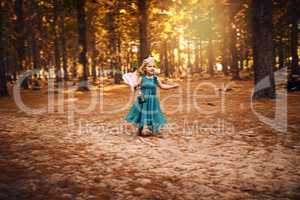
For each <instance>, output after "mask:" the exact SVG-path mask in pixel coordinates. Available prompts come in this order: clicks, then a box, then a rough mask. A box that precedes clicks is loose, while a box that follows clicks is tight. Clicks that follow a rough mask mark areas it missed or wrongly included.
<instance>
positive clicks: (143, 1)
mask: <svg viewBox="0 0 300 200" xmlns="http://www.w3.org/2000/svg"><path fill="white" fill-rule="evenodd" d="M138 10H139V32H140V38H139V39H140V56H139V64H142V62H143V59H145V58H147V57H148V56H149V54H150V44H149V38H148V10H149V0H138Z"/></svg>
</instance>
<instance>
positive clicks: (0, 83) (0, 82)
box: [0, 2, 8, 96]
mask: <svg viewBox="0 0 300 200" xmlns="http://www.w3.org/2000/svg"><path fill="white" fill-rule="evenodd" d="M3 7H4V2H0V96H8V92H7V87H6V74H5V66H4V59H3V58H4V51H3V46H4V45H3V38H2V37H3V27H4V26H3V24H4V22H3V21H4V19H3V11H4V8H3Z"/></svg>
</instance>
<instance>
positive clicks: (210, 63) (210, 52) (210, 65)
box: [207, 37, 215, 76]
mask: <svg viewBox="0 0 300 200" xmlns="http://www.w3.org/2000/svg"><path fill="white" fill-rule="evenodd" d="M207 51H208V74H209V75H210V76H213V75H214V65H215V63H214V52H213V44H212V38H211V37H210V38H209V40H208V50H207Z"/></svg>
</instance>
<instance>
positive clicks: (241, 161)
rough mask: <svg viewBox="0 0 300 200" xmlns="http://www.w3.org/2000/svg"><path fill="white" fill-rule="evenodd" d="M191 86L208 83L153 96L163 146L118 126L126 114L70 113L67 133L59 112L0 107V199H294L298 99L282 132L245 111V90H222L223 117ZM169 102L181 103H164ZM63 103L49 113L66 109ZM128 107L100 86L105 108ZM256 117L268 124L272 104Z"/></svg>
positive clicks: (299, 170) (262, 104)
mask: <svg viewBox="0 0 300 200" xmlns="http://www.w3.org/2000/svg"><path fill="white" fill-rule="evenodd" d="M225 82H228V81H226V80H221V79H220V80H218V81H214V82H213V84H215V85H216V86H217V87H218V88H221V86H222V84H223V83H225ZM199 83H209V84H211V82H210V81H209V80H208V82H204V81H201V82H197V81H193V82H192V83H191V84H189V83H186V82H185V81H182V82H181V85H182V90H181V89H179V90H178V91H174V90H173V91H162V92H161V94H160V96H161V99H162V106H163V109H164V111H165V113H166V114H167V117H168V121H169V125H168V126H167V127H165V128H164V130H163V131H162V132H163V138H158V137H149V138H142V139H141V138H137V137H134V131H135V130H134V129H133V128H132V127H129V126H128V125H127V124H126V123H125V122H124V121H123V120H122V117H123V116H124V115H125V114H126V112H127V110H128V108H127V109H125V110H123V111H120V112H118V113H115V114H109V113H101V111H100V109H101V108H100V106H99V105H98V106H97V108H96V109H95V110H93V111H92V112H91V113H89V114H76V113H75V116H74V122H75V123H74V124H73V126H71V125H70V124H69V123H68V122H70V121H69V120H68V118H67V114H66V111H65V112H62V113H52V114H41V115H27V114H25V113H23V112H21V111H19V110H18V109H17V108H16V106H15V105H14V103H12V102H11V100H10V99H0V105H1V109H2V110H1V112H0V132H1V134H0V140H1V145H0V170H1V172H2V173H1V174H0V199H9V200H10V199H16V200H20V199H76V200H80V199H83V200H92V199H95V200H96V199H97V200H98V199H99V200H102V199H120V200H123V199H130V200H131V199H187V200H188V199H299V198H300V184H299V183H300V167H299V166H300V143H299V142H300V135H299V133H298V132H299V131H298V130H299V128H300V117H299V113H300V106H299V103H298V101H299V97H300V93H292V94H291V95H289V97H288V111H289V113H288V121H289V126H288V131H287V132H286V133H281V132H279V131H276V130H274V129H272V128H271V127H269V126H267V125H265V124H264V123H262V122H260V121H259V120H258V118H257V117H256V116H255V115H254V114H253V112H252V111H251V109H250V92H251V91H250V87H251V82H246V81H244V82H240V83H237V84H235V85H233V86H231V87H230V90H228V91H227V92H226V95H225V100H226V101H225V102H224V105H225V106H223V109H222V105H223V104H222V100H221V98H219V97H220V96H219V97H216V96H215V97H212V98H205V99H203V97H201V95H202V94H211V93H212V92H211V91H212V88H211V87H210V86H209V84H207V85H204V84H203V87H199V85H198V84H199ZM189 88H190V89H189ZM197 88H199V90H198V91H199V93H194V92H193V91H195V90H196V89H197ZM173 94H182V96H180V97H179V96H174V97H172V98H171V97H170V98H169V99H165V97H167V96H168V95H173ZM65 95H66V96H65V99H64V101H63V102H55V106H59V105H61V104H60V103H62V104H64V105H65V107H64V109H66V108H67V105H68V103H69V102H70V101H71V99H70V98H67V92H66V94H65ZM23 97H24V99H26V100H25V101H26V104H27V105H30V106H35V107H41V106H45V105H46V104H47V96H46V93H45V92H43V91H41V92H32V91H27V92H24V94H23ZM181 98H182V99H181ZM192 98H195V102H197V105H195V104H194V103H193V100H191V99H192ZM74 99H75V100H74ZM74 99H73V100H74V102H75V103H76V105H78V107H80V106H82V107H84V106H86V105H88V104H89V97H88V95H84V94H82V93H78V94H76V96H75V97H74ZM127 99H128V89H127V88H126V87H123V86H120V87H117V86H114V87H109V86H107V87H105V92H104V105H105V107H104V110H106V111H109V110H110V111H112V110H114V109H116V108H120V107H121V106H122V105H124V104H125V103H126V102H127ZM164 99H165V100H164ZM180 100H182V102H181V103H178V102H180ZM197 106H198V107H197ZM199 107H200V108H201V109H202V112H199ZM56 109H57V108H56V107H55V110H56ZM175 109H178V111H177V112H176V113H175V114H174V113H172V111H174V110H175ZM255 109H256V110H257V111H258V112H261V113H262V114H264V115H265V116H272V115H273V114H274V101H268V102H266V101H259V102H256V103H255ZM208 111H211V112H210V113H208Z"/></svg>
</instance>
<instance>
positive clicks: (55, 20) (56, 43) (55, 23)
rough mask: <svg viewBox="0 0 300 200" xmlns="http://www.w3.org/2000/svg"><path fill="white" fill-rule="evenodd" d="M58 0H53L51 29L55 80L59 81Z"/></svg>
mask: <svg viewBox="0 0 300 200" xmlns="http://www.w3.org/2000/svg"><path fill="white" fill-rule="evenodd" d="M59 7H60V3H59V2H58V0H53V23H52V30H53V33H54V60H55V74H56V81H61V73H60V72H61V62H60V48H59V37H58V36H59V33H58V32H59V31H58V27H59V26H58V15H59V12H58V11H60V9H59Z"/></svg>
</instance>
